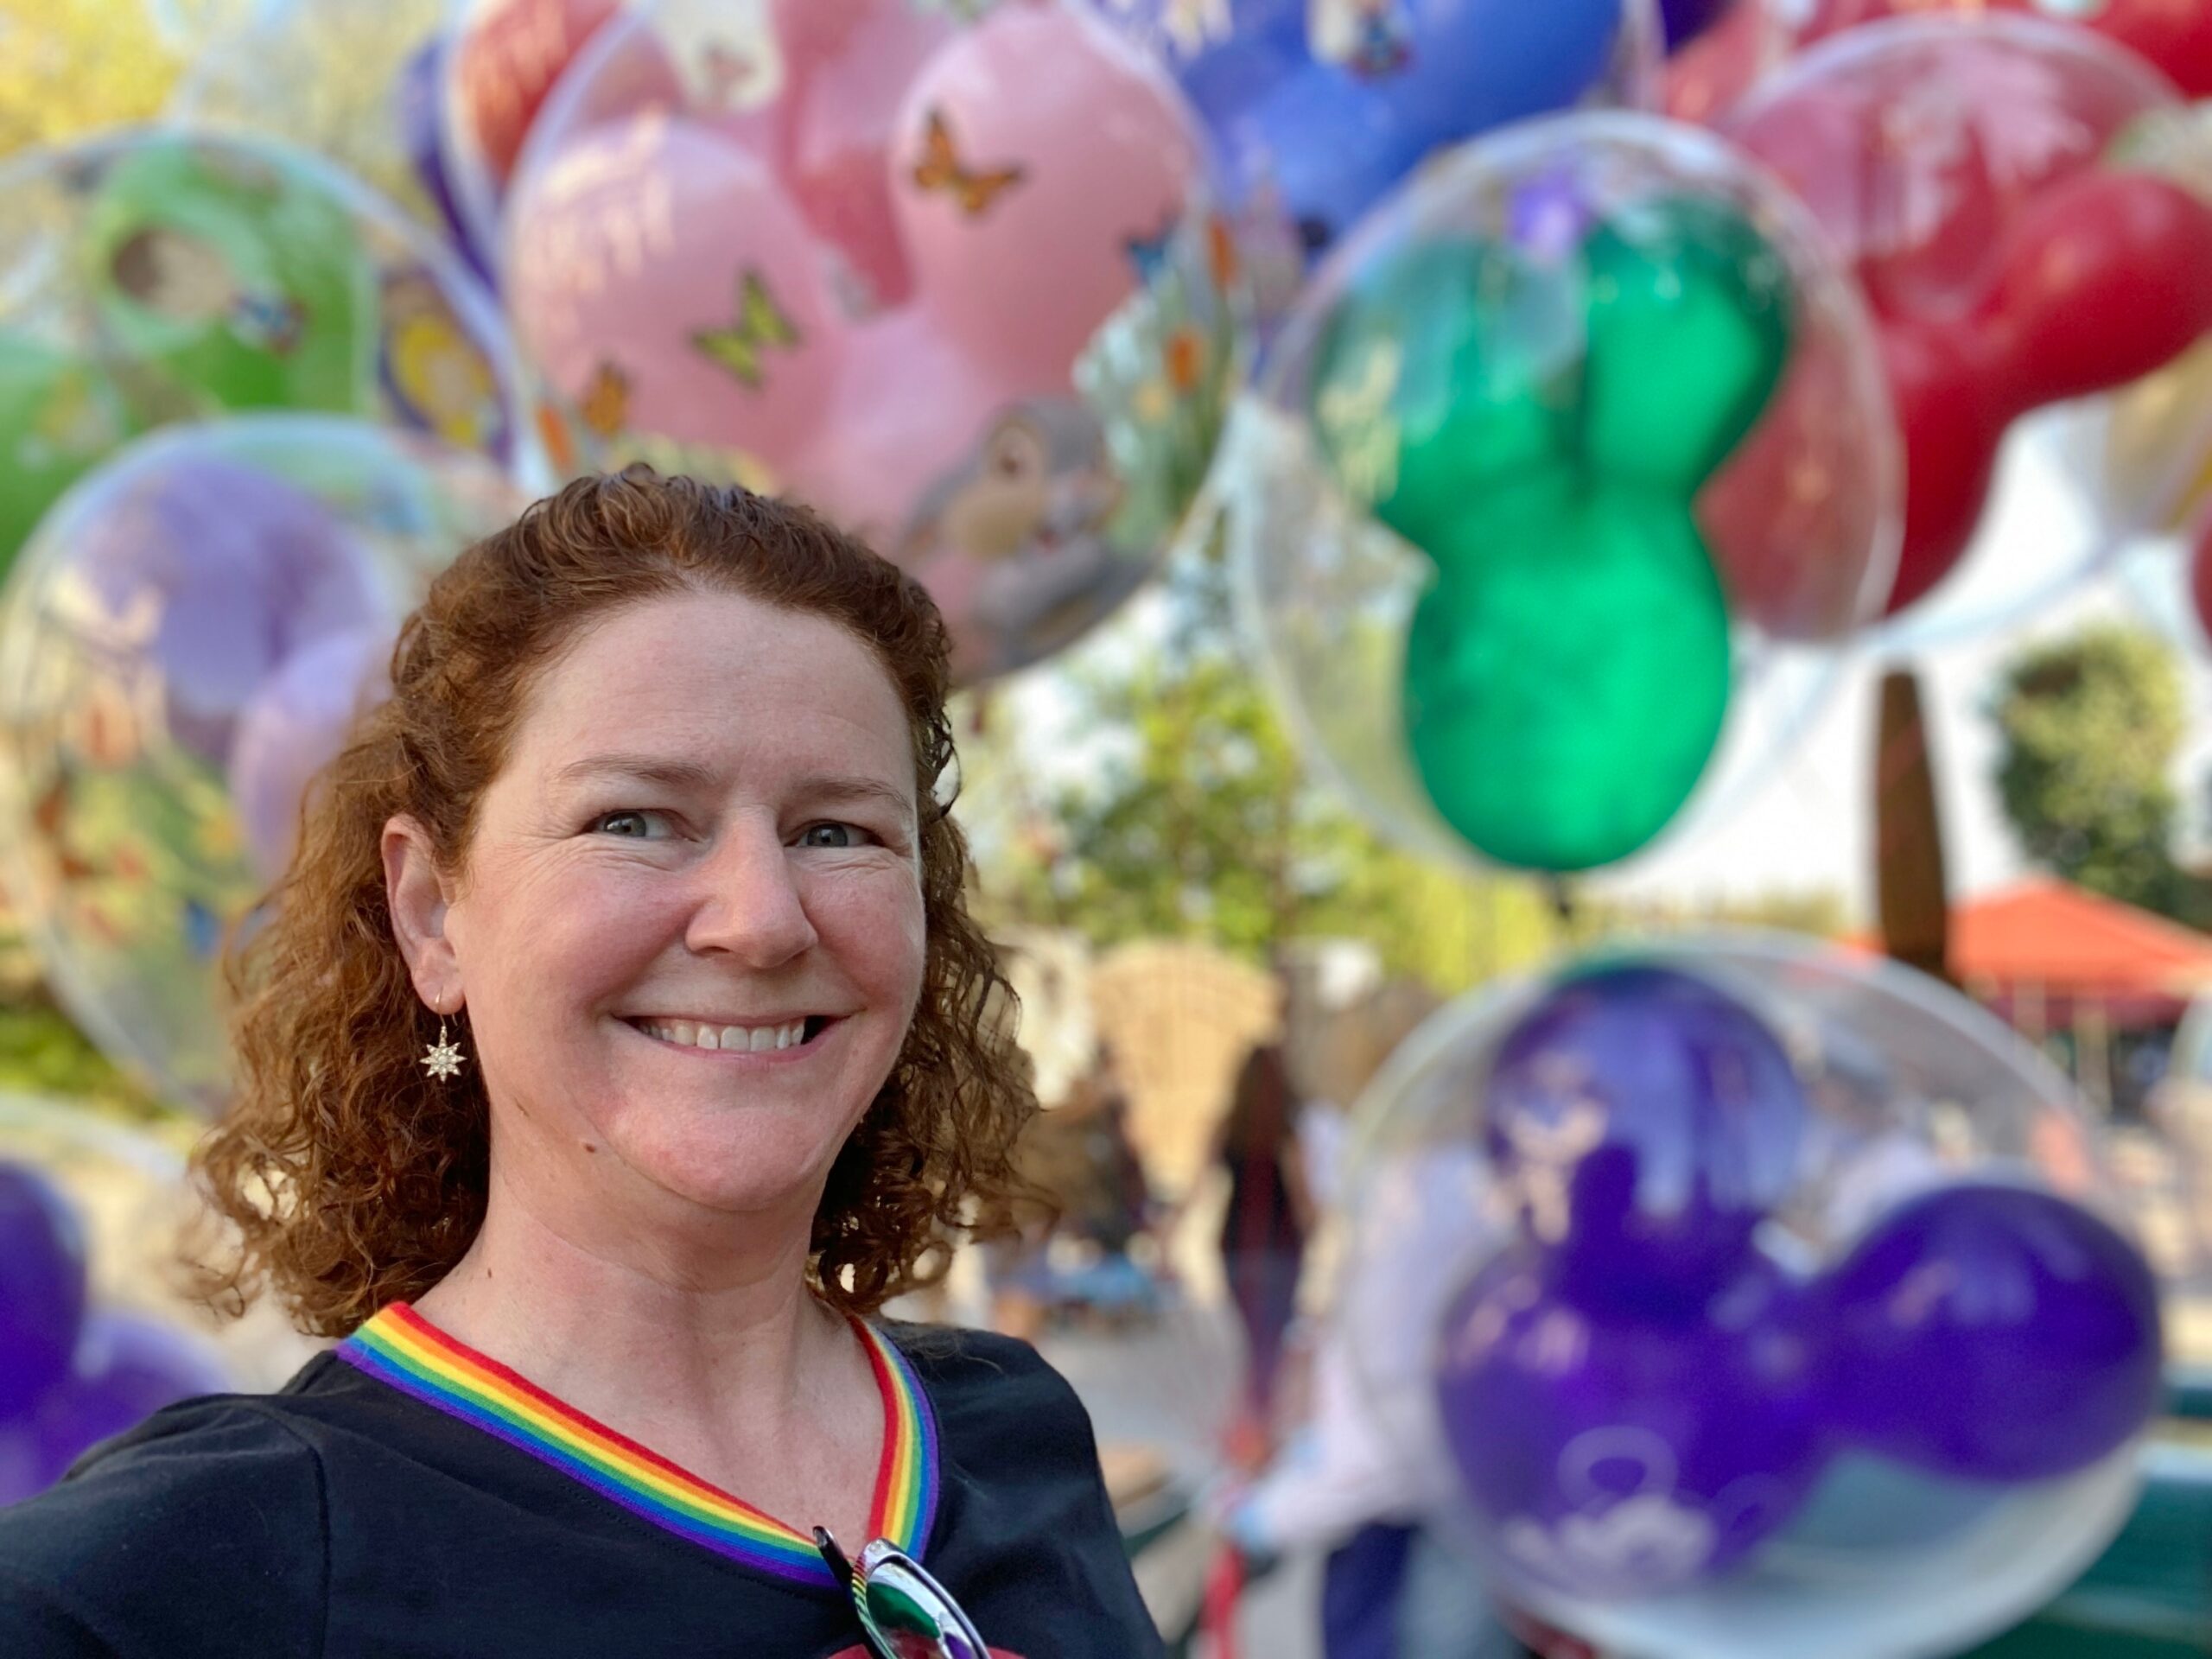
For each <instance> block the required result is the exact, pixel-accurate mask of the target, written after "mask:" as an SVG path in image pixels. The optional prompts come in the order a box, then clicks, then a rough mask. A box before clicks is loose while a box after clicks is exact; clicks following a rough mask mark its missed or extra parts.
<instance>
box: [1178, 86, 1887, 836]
mask: <svg viewBox="0 0 2212 1659" xmlns="http://www.w3.org/2000/svg"><path fill="white" fill-rule="evenodd" d="M1872 361H1873V352H1872V342H1871V333H1870V330H1869V329H1868V327H1867V325H1866V320H1865V318H1864V315H1863V314H1862V313H1860V312H1859V310H1858V308H1857V306H1856V302H1855V300H1854V299H1853V296H1852V294H1851V293H1850V291H1849V289H1848V288H1847V285H1846V284H1845V283H1843V281H1842V280H1841V278H1840V276H1839V275H1838V274H1837V273H1836V272H1835V271H1834V270H1833V269H1832V268H1830V267H1828V266H1827V264H1825V262H1824V256H1823V254H1822V252H1821V248H1820V247H1819V245H1818V243H1817V241H1816V239H1815V233H1814V232H1813V230H1812V228H1811V226H1810V225H1809V223H1808V221H1806V220H1805V219H1804V218H1803V217H1802V214H1801V213H1798V211H1797V210H1796V208H1795V207H1794V206H1793V204H1791V203H1790V202H1789V200H1788V199H1787V198H1786V197H1785V196H1783V194H1781V193H1780V192H1778V191H1777V190H1776V189H1775V188H1773V187H1771V186H1770V185H1769V184H1768V183H1767V182H1766V181H1764V178H1763V177H1760V176H1758V175H1752V174H1750V173H1748V172H1745V171H1744V170H1743V169H1741V168H1740V167H1739V166H1738V162H1737V161H1736V159H1735V158H1734V156H1732V154H1731V153H1730V152H1728V151H1727V150H1726V149H1724V148H1723V147H1721V146H1720V145H1719V144H1718V143H1713V142H1712V141H1709V140H1707V139H1704V138H1701V137H1699V136H1698V135H1696V134H1695V133H1694V132H1692V131H1690V130H1686V129H1683V128H1680V127H1676V126H1674V125H1672V124H1662V123H1657V122H1650V121H1646V120H1643V119H1642V118H1634V117H1625V116H1612V115H1588V116H1579V117H1573V118H1563V119H1561V120H1559V121H1555V122H1550V123H1545V124H1536V125H1534V126H1530V127H1528V128H1525V129H1522V130H1516V131H1515V132H1513V133H1511V134H1508V135H1499V136H1498V137H1494V138H1491V139H1484V140H1480V141H1478V143H1475V144H1474V145H1472V146H1470V147H1469V148H1468V149H1465V151H1463V152H1460V153H1459V155H1458V156H1454V157H1453V158H1452V159H1451V160H1450V161H1448V162H1440V163H1438V164H1437V165H1436V166H1435V167H1434V168H1432V169H1430V171H1429V172H1428V173H1427V175H1424V177H1423V178H1422V180H1421V182H1420V183H1419V184H1418V185H1417V186H1415V187H1414V188H1413V189H1412V190H1410V191H1409V192H1408V194H1406V195H1405V196H1404V197H1403V198H1402V199H1401V200H1397V201H1395V202H1393V204H1392V205H1391V206H1390V207H1389V208H1388V209H1386V210H1385V213H1384V216H1383V219H1381V220H1380V221H1378V224H1377V226H1376V229H1375V230H1373V231H1372V232H1368V233H1367V234H1364V235H1363V237H1362V238H1360V240H1359V241H1358V242H1357V244H1356V245H1351V246H1350V247H1348V248H1347V249H1346V250H1345V251H1344V254H1343V255H1342V256H1341V257H1338V259H1336V260H1334V261H1332V264H1330V265H1328V266H1327V267H1325V269H1324V270H1323V272H1322V274H1321V277H1319V280H1318V282H1317V284H1316V287H1315V290H1314V292H1313V296H1311V297H1310V298H1309V299H1308V300H1307V301H1306V302H1304V303H1303V304H1302V305H1301V306H1300V308H1299V310H1298V311H1297V312H1296V313H1294V315H1293V316H1292V318H1291V319H1290V320H1289V322H1288V324H1287V327H1286V328H1285V330H1284V332H1283V333H1282V334H1281V337H1280V338H1279V340H1277V342H1276V345H1275V347H1274V353H1273V356H1272V361H1271V365H1270V369H1269V372H1268V377H1267V379H1266V381H1265V382H1264V384H1263V385H1262V387H1261V389H1260V391H1259V394H1258V396H1257V397H1255V398H1253V399H1252V400H1249V402H1248V404H1247V405H1246V407H1245V409H1244V410H1243V411H1242V412H1241V414H1240V431H1239V434H1238V437H1239V453H1238V454H1236V455H1234V456H1233V457H1231V458H1230V459H1228V460H1225V461H1224V462H1223V463H1222V465H1221V466H1220V467H1219V468H1218V469H1217V474H1218V477H1219V479H1220V480H1221V482H1222V485H1223V487H1224V498H1225V499H1226V500H1227V502H1228V503H1229V505H1230V512H1229V514H1228V518H1227V526H1228V531H1229V534H1230V548H1231V556H1232V559H1233V560H1234V561H1235V562H1236V563H1237V565H1238V567H1239V569H1240V575H1239V576H1238V579H1237V584H1238V591H1239V593H1240V594H1241V595H1242V596H1243V600H1244V601H1245V602H1246V604H1247V607H1248V609H1249V610H1251V611H1252V612H1253V613H1254V615H1253V627H1254V631H1255V633H1256V634H1257V635H1258V636H1259V638H1260V639H1262V642H1263V643H1264V644H1265V645H1266V647H1267V649H1268V652H1269V654H1270V675H1271V678H1272V679H1273V682H1274V685H1275V687H1276V690H1277V691H1278V694H1279V696H1280V697H1281V701H1282V702H1284V704H1285V707H1286V711H1287V714H1288V715H1289V717H1290V723H1291V725H1292V728H1293V729H1294V731H1297V732H1298V733H1299V734H1300V738H1301V741H1303V742H1304V743H1305V744H1306V746H1307V747H1308V748H1309V750H1310V751H1311V752H1313V753H1317V754H1318V755H1319V756H1320V757H1321V758H1323V759H1324V760H1325V763H1326V765H1327V766H1329V767H1330V769H1331V770H1332V771H1333V772H1336V773H1337V774H1338V777H1339V778H1340V779H1341V780H1342V781H1343V782H1344V785H1345V786H1346V787H1347V789H1348V791H1350V792H1351V795H1352V797H1353V798H1354V800H1355V802H1356V803H1357V804H1359V805H1361V806H1362V807H1363V808H1364V809H1365V810H1367V813H1368V816H1369V817H1370V819H1371V820H1372V821H1373V822H1374V823H1376V825H1377V826H1378V827H1379V828H1381V829H1383V830H1384V831H1385V832H1386V833H1389V834H1393V835H1395V836H1401V837H1403V838H1405V839H1408V840H1409V841H1411V842H1414V843H1416V844H1418V845H1420V846H1421V847H1422V848H1423V849H1426V850H1432V851H1446V852H1452V851H1456V852H1457V853H1458V855H1459V856H1463V857H1464V856H1465V855H1466V854H1467V853H1468V852H1473V853H1475V854H1478V855H1480V856H1482V857H1483V858H1485V859H1488V860H1491V861H1497V862H1503V863H1509V864H1516V865H1522V866H1525V867H1529V868H1540V869H1547V870H1570V869H1584V868H1595V867H1598V866H1600V865H1603V864H1605V863H1609V862H1611V861H1615V860H1618V859H1620V858H1623V857H1625V856H1627V855H1630V854H1632V853H1634V852H1635V851H1637V849H1640V848H1642V847H1643V846H1644V845H1646V844H1647V843H1648V842H1650V841H1651V840H1652V839H1653V838H1654V837H1655V836H1657V835H1658V834H1659V833H1660V832H1661V831H1662V829H1665V828H1666V827H1667V826H1668V825H1669V823H1672V822H1674V821H1675V819H1676V818H1677V817H1678V816H1679V815H1680V813H1681V809H1682V808H1683V806H1684V805H1685V804H1686V802H1687V800H1688V798H1689V797H1690V796H1691V795H1692V793H1693V791H1695V790H1696V789H1697V788H1698V786H1699V785H1700V779H1705V778H1706V777H1707V774H1708V773H1709V772H1711V773H1715V774H1717V775H1718V778H1719V784H1717V785H1715V786H1714V787H1713V789H1712V790H1711V791H1709V792H1708V799H1711V798H1726V796H1727V795H1729V794H1732V793H1738V792H1740V791H1741V790H1742V789H1743V788H1744V787H1745V779H1746V777H1747V771H1746V768H1747V767H1748V766H1751V764H1752V762H1751V760H1750V757H1751V754H1753V753H1764V752H1767V751H1766V749H1765V746H1766V744H1767V743H1769V742H1772V741H1779V740H1780V739H1781V738H1782V737H1783V736H1786V735H1787V733H1788V730H1789V729H1790V728H1793V727H1794V718H1792V717H1789V716H1786V715H1782V713H1781V711H1782V710H1783V709H1788V708H1789V707H1791V706H1793V705H1794V704H1795V703H1796V702H1797V701H1798V700H1800V699H1804V698H1807V697H1808V696H1810V695H1811V690H1810V688H1811V686H1812V684H1813V683H1814V682H1815V680H1816V679H1817V677H1818V676H1817V673H1816V672H1815V671H1814V669H1813V667H1812V664H1813V661H1814V660H1815V659H1813V658H1810V657H1809V656H1805V657H1798V658H1795V659H1794V660H1793V663H1792V664H1791V667H1790V669H1789V670H1782V669H1777V670H1776V671H1774V672H1773V673H1772V675H1771V676H1770V674H1769V672H1768V669H1767V666H1766V665H1767V664H1768V663H1770V662H1771V661H1773V660H1774V659H1775V657H1776V655H1777V653H1775V652H1773V646H1774V644H1775V642H1777V641H1778V640H1781V639H1815V640H1820V641H1823V642H1826V641H1830V640H1833V639H1838V638H1840V637H1843V636H1844V635H1846V634H1847V633H1848V632H1850V631H1851V630H1852V629H1853V627H1854V626H1857V625H1858V624H1859V623H1860V622H1861V621H1863V620H1866V619H1867V618H1868V617H1870V616H1871V615H1872V613H1873V612H1874V609H1875V607H1876V606H1877V605H1878V601H1879V595H1880V594H1881V593H1882V592H1883V591H1885V588H1886V582H1887V578H1888V575H1889V569H1890V565H1889V556H1890V553H1891V547H1892V545H1893V539H1892V538H1893V537H1894V534H1895V520H1894V518H1893V515H1892V512H1891V503H1892V501H1893V500H1894V495H1893V490H1894V480H1895V473H1894V465H1893V456H1892V454H1891V447H1890V441H1889V436H1888V426H1889V418H1888V411H1887V409H1886V406H1885V401H1884V395H1883V390H1882V387H1881V385H1880V382H1879V378H1878V375H1877V373H1876V372H1875V371H1874V369H1873V366H1872ZM1816 398H1824V399H1825V401H1824V402H1822V403H1821V404H1820V414H1821V418H1819V419H1806V418H1803V417H1802V411H1803V410H1806V409H1807V408H1808V406H1810V405H1812V404H1814V402H1815V399H1816ZM1793 411H1795V413H1793ZM1783 415H1789V416H1790V419H1789V423H1788V424H1787V425H1786V426H1785V427H1783V429H1781V430H1779V431H1778V432H1774V431H1770V427H1771V426H1772V423H1774V422H1775V421H1776V420H1777V419H1778V418H1779V417H1780V416H1783ZM1376 524H1381V525H1384V526H1387V527H1388V528H1389V531H1393V532H1395V537H1383V536H1382V535H1381V532H1380V531H1377V530H1376V529H1374V526H1375V525H1376ZM1408 543H1410V546H1408ZM1416 550H1417V551H1416ZM1739 669H1740V670H1743V671H1745V672H1746V673H1747V674H1748V677H1749V680H1750V683H1752V684H1754V685H1757V686H1759V687H1761V696H1760V697H1759V699H1758V702H1756V703H1755V704H1754V705H1753V706H1752V708H1751V709H1750V710H1749V711H1748V712H1741V713H1738V715H1737V716H1736V717H1735V721H1734V724H1735V725H1736V727H1737V729H1738V734H1739V735H1738V737H1737V738H1736V739H1735V741H1732V742H1731V741H1729V740H1728V737H1727V727H1728V725H1729V723H1730V722H1729V716H1728V710H1729V704H1730V701H1731V696H1732V685H1733V684H1734V683H1736V681H1737V678H1738V670H1739ZM1660 683H1664V684H1666V685H1667V687H1668V688H1669V694H1668V695H1667V696H1663V697H1661V696H1653V695H1651V687H1653V686H1654V685H1656V684H1660ZM1724 745H1726V747H1725V748H1724ZM1717 752H1719V753H1721V756H1722V758H1721V760H1720V763H1719V765H1716V764H1715V759H1714V758H1715V755H1716V753H1717Z"/></svg>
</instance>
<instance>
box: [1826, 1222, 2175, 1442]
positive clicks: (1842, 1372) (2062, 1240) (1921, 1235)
mask: <svg viewBox="0 0 2212 1659" xmlns="http://www.w3.org/2000/svg"><path fill="white" fill-rule="evenodd" d="M1815 1299H1816V1300H1817V1302H1818V1303H1819V1305H1820V1306H1821V1313H1822V1318H1823V1320H1824V1324H1825V1328H1826V1341H1827V1351H1828V1354H1829V1360H1828V1371H1829V1375H1830V1377H1831V1379H1832V1383H1831V1386H1832V1388H1833V1389H1834V1399H1835V1410H1836V1414H1837V1416H1838V1419H1839V1421H1840V1423H1841V1424H1842V1425H1843V1426H1844V1427H1845V1428H1846V1429H1847V1432H1848V1433H1851V1434H1852V1436H1853V1438H1854V1439H1855V1440H1858V1441H1859V1443H1861V1444H1863V1445H1864V1446H1866V1448H1867V1449H1869V1450H1871V1451H1875V1452H1881V1453H1883V1454H1885V1455H1886V1456H1889V1457H1891V1458H1895V1459H1898V1460H1899V1461H1901V1462H1905V1463H1909V1464H1912V1465H1916V1466H1917V1467H1920V1468H1923V1469H1926V1470H1929V1471H1934V1472H1936V1473H1938V1474H1944V1475H1950V1476H1954V1477H1958V1478H1965V1479H1970V1480H1993V1481H2018V1480H2040V1479H2044V1478H2049V1477H2051V1476H2054V1475H2063V1474H2067V1473H2069V1472H2071V1471H2075V1470H2077V1469H2082V1468H2086V1467H2088V1465H2091V1464H2093V1463H2095V1462H2097V1461H2098V1460H2099V1459H2102V1458H2105V1457H2107V1456H2108V1455H2110V1454H2111V1453H2112V1452H2116V1451H2118V1450H2119V1449H2120V1447H2121V1446H2125V1445H2126V1444H2127V1442H2128V1441H2129V1440H2132V1439H2133V1438H2134V1436H2135V1435H2136V1434H2137V1433H2139V1432H2140V1431H2141V1430H2142V1428H2143V1427H2144V1425H2145V1424H2146V1423H2148V1422H2149V1421H2151V1419H2152V1416H2153V1415H2154V1414H2156V1413H2157V1411H2158V1402H2159V1398H2160V1395H2161V1391H2162V1388H2163V1383H2162V1380H2161V1376H2160V1367H2159V1354H2160V1338H2159V1326H2158V1281H2156V1279H2155V1278H2154V1277H2153V1276H2152V1272H2151V1269H2150V1268H2149V1266H2148V1265H2147V1264H2146V1263H2145V1262H2144V1260H2143V1257H2142V1256H2141V1255H2140V1254H2139V1253H2138V1251H2137V1250H2136V1249H2135V1247H2134V1246H2133V1245H2132V1244H2130V1243H2128V1242H2127V1241H2126V1239H2125V1238H2122V1237H2121V1236H2120V1235H2119V1234H2118V1233H2117V1232H2114V1231H2113V1230H2112V1228H2110V1227H2109V1226H2107V1225H2106V1224H2105V1223H2103V1222H2102V1221H2101V1220H2099V1219H2098V1218H2097V1217H2094V1216H2093V1215H2091V1214H2090V1213H2089V1212H2088V1211H2086V1210H2083V1209H2081V1208H2079V1207H2078V1206H2076V1205H2071V1204H2069V1203H2067V1202H2066V1201H2065V1200H2064V1199H2063V1198H2053V1197H2052V1196H2050V1194H2049V1193H2045V1192H2032V1191H2031V1190H2029V1189H2027V1188H2025V1187H2016V1186H1999V1185H1958V1186H1949V1187H1944V1188H1942V1189H1940V1190H1938V1191H1936V1192H1929V1193H1926V1194H1923V1196H1922V1197H1920V1198H1915V1199H1913V1200H1911V1201H1910V1202H1908V1203H1906V1204H1904V1205H1902V1206H1901V1207H1899V1208H1898V1209H1897V1210H1896V1211H1892V1212H1891V1214H1890V1215H1888V1216H1887V1217H1885V1218H1884V1219H1883V1220H1881V1221H1879V1222H1878V1223H1877V1224H1875V1225H1874V1227H1873V1228H1872V1230H1870V1231H1869V1232H1868V1234H1867V1235H1866V1237H1865V1238H1864V1239H1863V1240H1861V1241H1860V1243H1859V1247H1858V1248H1857V1249H1854V1250H1853V1252H1852V1253H1851V1255H1849V1256H1848V1257H1847V1258H1846V1259H1845V1261H1844V1262H1843V1264H1842V1265H1841V1266H1840V1267H1839V1268H1836V1269H1835V1270H1834V1272H1833V1273H1832V1274H1828V1275H1827V1278H1826V1279H1825V1280H1823V1281H1821V1283H1820V1284H1819V1285H1818V1286H1817V1287H1816V1288H1815Z"/></svg>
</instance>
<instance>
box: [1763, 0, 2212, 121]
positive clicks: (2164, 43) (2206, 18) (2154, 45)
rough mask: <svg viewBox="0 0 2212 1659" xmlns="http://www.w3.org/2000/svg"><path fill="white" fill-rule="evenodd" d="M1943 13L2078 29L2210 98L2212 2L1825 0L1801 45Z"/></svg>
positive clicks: (2195, 95)
mask: <svg viewBox="0 0 2212 1659" xmlns="http://www.w3.org/2000/svg"><path fill="white" fill-rule="evenodd" d="M1940 11H1956V12H1967V13H1975V12H1985V11H2012V12H2018V13H2021V14H2023V15H2024V16H2031V17H2047V18H2050V19H2051V20H2053V21H2054V22H2067V23H2075V24H2078V25H2080V26H2082V27H2083V28H2085V29H2094V30H2095V31H2096V32H2097V33H2098V34H2100V35H2103V36H2104V37H2105V38H2106V39H2107V40H2108V41H2113V42H2114V43H2115V44H2117V45H2120V46H2124V47H2126V48H2128V49H2129V50H2130V51H2132V52H2133V53H2135V54H2138V55H2139V56H2140V57H2142V58H2143V59H2145V60H2146V61H2148V62H2149V63H2150V64H2152V67H2155V68H2158V69H2159V70H2161V71H2163V72H2164V74H2165V75H2166V77H2167V79H2170V80H2171V81H2172V82H2173V83H2174V84H2175V85H2176V86H2178V87H2180V88H2181V90H2182V91H2183V92H2186V93H2188V94H2189V96H2190V97H2191V98H2203V97H2206V96H2208V95H2212V0H2098V3H2093V4H2089V5H2083V4H2082V3H2081V0H1822V3H1821V5H1819V6H1818V7H1817V8H1816V9H1815V11H1814V13H1813V17H1812V21H1811V22H1808V24H1806V26H1805V28H1804V30H1803V32H1802V35H1800V37H1799V40H1800V43H1801V44H1805V45H1809V44H1810V43H1811V42H1813V41H1817V40H1821V39H1824V38H1825V37H1826V36H1827V35H1834V34H1838V33H1840V32H1841V31H1842V30H1844V29H1854V28H1856V27H1858V26H1859V24H1861V23H1872V22H1880V21H1881V20H1882V19H1883V18H1885V17H1924V16H1928V15H1929V13H1931V12H1940Z"/></svg>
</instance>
